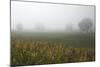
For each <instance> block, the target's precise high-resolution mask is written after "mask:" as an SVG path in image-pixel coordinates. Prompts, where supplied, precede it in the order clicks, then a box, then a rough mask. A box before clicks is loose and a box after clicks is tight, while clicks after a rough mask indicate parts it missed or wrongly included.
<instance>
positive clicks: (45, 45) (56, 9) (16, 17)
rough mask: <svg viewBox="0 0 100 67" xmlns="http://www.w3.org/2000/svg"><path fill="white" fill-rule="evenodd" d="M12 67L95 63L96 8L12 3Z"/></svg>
mask: <svg viewBox="0 0 100 67" xmlns="http://www.w3.org/2000/svg"><path fill="white" fill-rule="evenodd" d="M10 40H11V66H12V67H15V66H25V65H41V64H58V63H72V62H87V61H95V6H85V5H84V6H83V5H65V4H50V3H39V2H24V1H11V39H10Z"/></svg>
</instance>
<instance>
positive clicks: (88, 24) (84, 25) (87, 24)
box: [79, 18, 93, 32]
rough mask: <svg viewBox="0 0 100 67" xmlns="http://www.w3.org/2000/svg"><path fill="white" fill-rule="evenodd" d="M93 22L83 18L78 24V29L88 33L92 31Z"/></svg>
mask: <svg viewBox="0 0 100 67" xmlns="http://www.w3.org/2000/svg"><path fill="white" fill-rule="evenodd" d="M92 26H93V22H92V20H91V19H89V18H84V19H83V20H82V21H81V22H80V23H79V28H80V29H81V30H82V31H85V32H88V31H90V30H91V29H92Z"/></svg>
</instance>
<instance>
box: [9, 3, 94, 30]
mask: <svg viewBox="0 0 100 67" xmlns="http://www.w3.org/2000/svg"><path fill="white" fill-rule="evenodd" d="M94 11H95V7H94V6H82V5H64V4H50V3H36V2H20V1H12V2H11V30H20V28H19V29H17V26H18V25H19V24H20V27H22V28H23V30H27V31H78V30H79V26H78V24H79V23H80V22H81V20H82V19H84V18H89V19H91V21H92V22H93V28H94V23H95V22H94V20H95V18H94V17H95V14H94V13H95V12H94Z"/></svg>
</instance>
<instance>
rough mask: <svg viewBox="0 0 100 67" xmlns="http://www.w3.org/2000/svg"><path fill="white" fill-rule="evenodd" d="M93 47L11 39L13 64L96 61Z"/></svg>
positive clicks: (48, 41)
mask: <svg viewBox="0 0 100 67" xmlns="http://www.w3.org/2000/svg"><path fill="white" fill-rule="evenodd" d="M94 60H95V52H94V49H93V48H74V47H66V45H64V44H63V43H62V42H56V41H55V42H52V41H50V40H31V39H30V40H29V39H28V40H27V39H26V40H25V39H12V40H11V65H37V64H55V63H69V62H84V61H94Z"/></svg>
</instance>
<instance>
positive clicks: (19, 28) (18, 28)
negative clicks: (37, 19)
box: [16, 23, 23, 31]
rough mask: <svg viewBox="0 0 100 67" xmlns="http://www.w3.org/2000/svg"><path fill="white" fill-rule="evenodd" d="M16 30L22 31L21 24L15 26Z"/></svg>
mask: <svg viewBox="0 0 100 67" xmlns="http://www.w3.org/2000/svg"><path fill="white" fill-rule="evenodd" d="M16 29H17V31H22V30H23V26H22V24H20V23H19V24H17V26H16Z"/></svg>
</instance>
